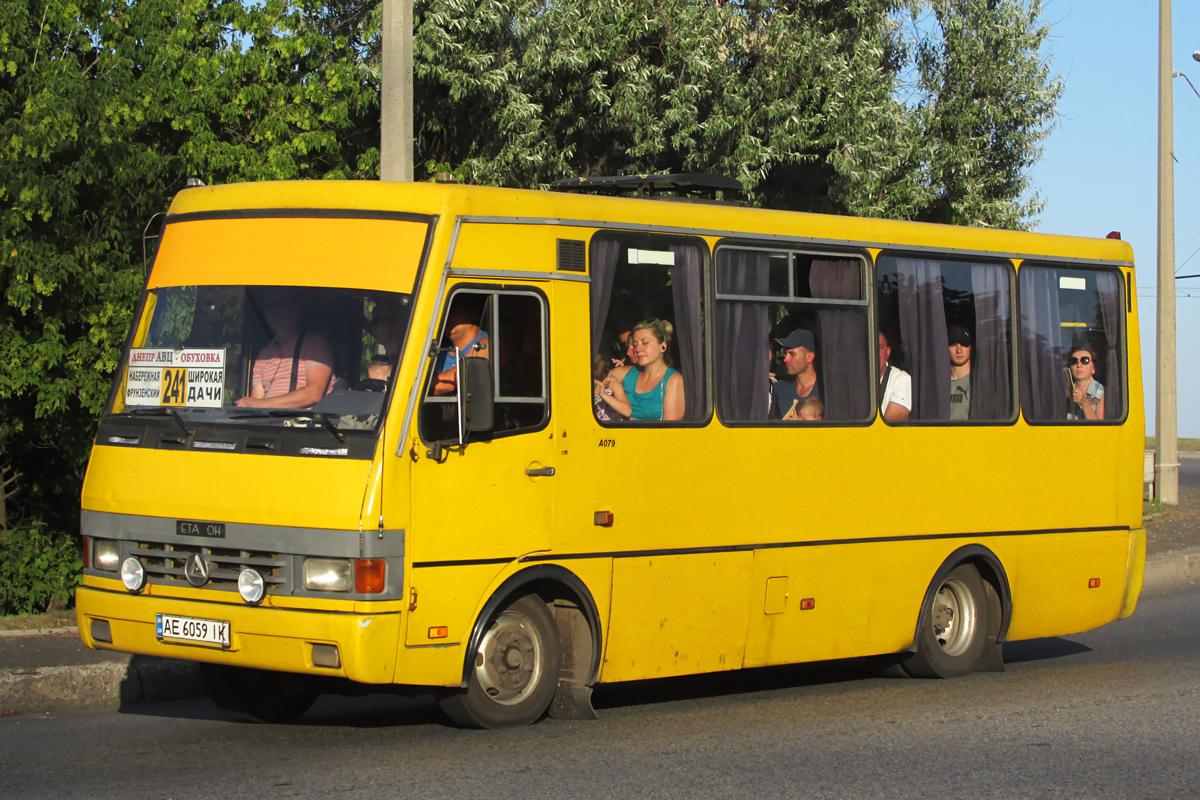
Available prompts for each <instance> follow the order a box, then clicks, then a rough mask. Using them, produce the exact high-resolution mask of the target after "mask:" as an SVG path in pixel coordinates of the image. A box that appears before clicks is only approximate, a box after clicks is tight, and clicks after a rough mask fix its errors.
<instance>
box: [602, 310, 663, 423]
mask: <svg viewBox="0 0 1200 800" xmlns="http://www.w3.org/2000/svg"><path fill="white" fill-rule="evenodd" d="M674 333H675V329H674V327H673V326H672V325H671V323H670V322H668V321H666V320H660V319H647V320H643V321H642V322H639V323H638V324H637V325H635V326H633V333H632V334H631V335H630V337H629V338H630V340H631V341H632V342H633V365H632V366H628V367H616V368H615V369H613V370H612V371H611V372H609V374H608V377H606V378H605V379H604V380H603V381H597V382H596V383H595V389H594V394H595V396H596V397H599V398H600V399H601V400H602V401H603V402H604V403H606V404H607V405H609V406H610V407H611V408H612V409H613V410H614V411H616V412H617V413H618V414H621V415H622V416H625V417H628V418H629V419H631V420H632V421H634V422H659V421H674V420H681V419H683V413H684V393H683V376H682V375H681V374H679V371H678V370H674V369H672V368H671V366H670V364H669V361H670V356H669V355H668V352H667V351H668V349H669V348H670V345H671V337H672V335H674Z"/></svg>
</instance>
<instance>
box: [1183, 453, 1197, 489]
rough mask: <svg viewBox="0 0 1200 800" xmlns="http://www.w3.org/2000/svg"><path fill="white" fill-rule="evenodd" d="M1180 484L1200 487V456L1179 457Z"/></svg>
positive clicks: (1192, 487)
mask: <svg viewBox="0 0 1200 800" xmlns="http://www.w3.org/2000/svg"><path fill="white" fill-rule="evenodd" d="M1179 485H1180V486H1187V487H1188V488H1191V489H1200V458H1181V459H1179Z"/></svg>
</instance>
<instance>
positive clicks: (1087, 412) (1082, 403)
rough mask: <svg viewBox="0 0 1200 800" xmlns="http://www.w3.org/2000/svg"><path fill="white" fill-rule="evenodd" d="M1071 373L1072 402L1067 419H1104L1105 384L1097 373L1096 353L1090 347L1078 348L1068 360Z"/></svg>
mask: <svg viewBox="0 0 1200 800" xmlns="http://www.w3.org/2000/svg"><path fill="white" fill-rule="evenodd" d="M1067 369H1068V370H1069V371H1070V373H1071V402H1070V404H1069V405H1068V406H1067V419H1104V385H1103V384H1101V383H1100V381H1098V380H1096V378H1095V377H1094V376H1095V375H1096V353H1095V352H1093V351H1092V349H1091V348H1090V347H1080V348H1077V349H1076V350H1075V351H1074V352H1073V353H1071V358H1070V359H1069V360H1068V361H1067Z"/></svg>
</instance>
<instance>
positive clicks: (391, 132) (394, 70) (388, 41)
mask: <svg viewBox="0 0 1200 800" xmlns="http://www.w3.org/2000/svg"><path fill="white" fill-rule="evenodd" d="M412 31H413V5H412V0H383V31H382V34H383V74H382V75H381V83H382V97H381V98H380V104H379V105H380V113H381V120H380V122H381V125H380V136H379V179H380V180H383V181H411V180H412V179H413V121H412V120H413V59H412Z"/></svg>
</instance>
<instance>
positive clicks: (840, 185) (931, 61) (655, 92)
mask: <svg viewBox="0 0 1200 800" xmlns="http://www.w3.org/2000/svg"><path fill="white" fill-rule="evenodd" d="M1040 16H1041V5H1040V2H1038V0H911V1H910V2H897V1H896V0H789V1H787V2H778V1H776V0H742V1H741V2H735V1H733V0H727V1H726V2H722V1H721V0H712V1H709V2H702V1H701V0H556V2H553V3H547V2H539V1H538V0H515V1H514V2H507V3H500V2H475V1H473V0H426V2H420V0H418V2H417V25H416V43H415V52H416V68H415V72H416V83H417V86H416V102H417V115H416V116H417V125H418V156H419V158H418V161H419V162H423V161H429V162H436V163H439V164H456V165H460V166H461V167H462V168H464V169H465V170H466V172H468V173H469V174H470V175H471V176H472V179H473V180H475V181H476V182H479V183H486V184H499V185H516V186H529V187H531V186H539V185H544V184H546V183H548V182H549V181H551V180H553V179H555V178H560V177H564V176H569V175H596V174H607V175H612V174H628V173H633V172H670V171H679V172H682V171H713V172H720V173H722V174H726V175H731V176H735V177H738V178H739V179H741V180H742V181H743V183H744V184H745V185H746V186H747V187H748V188H749V189H750V193H751V199H752V201H753V202H757V203H761V204H763V205H768V206H772V207H778V208H792V209H799V210H815V211H827V212H833V213H851V214H859V215H870V216H883V217H893V218H901V219H922V220H932V221H940V222H953V223H959V224H975V225H996V226H1003V227H1022V226H1024V225H1026V224H1027V223H1028V220H1029V218H1030V217H1031V215H1032V214H1033V213H1035V212H1036V211H1037V209H1038V208H1039V206H1038V203H1037V201H1036V196H1035V195H1033V194H1032V193H1031V192H1030V191H1029V190H1030V187H1029V185H1028V169H1029V167H1030V166H1031V165H1032V164H1033V162H1034V161H1035V160H1036V158H1037V156H1038V154H1039V149H1038V143H1039V141H1040V140H1041V139H1042V138H1043V137H1044V136H1045V135H1046V134H1047V133H1048V130H1049V127H1048V126H1049V124H1050V122H1051V121H1052V118H1053V114H1054V109H1055V103H1056V101H1057V98H1058V96H1059V94H1060V93H1061V86H1060V84H1059V82H1058V80H1057V79H1056V78H1055V77H1054V76H1053V75H1052V74H1051V72H1050V70H1049V67H1048V65H1047V64H1046V63H1045V62H1044V61H1043V60H1042V57H1041V55H1040V47H1041V45H1042V42H1043V39H1044V38H1045V36H1046V33H1047V27H1046V26H1045V25H1044V24H1043V23H1042V22H1041V21H1040Z"/></svg>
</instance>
